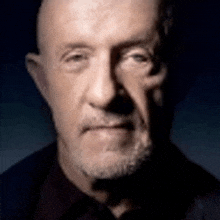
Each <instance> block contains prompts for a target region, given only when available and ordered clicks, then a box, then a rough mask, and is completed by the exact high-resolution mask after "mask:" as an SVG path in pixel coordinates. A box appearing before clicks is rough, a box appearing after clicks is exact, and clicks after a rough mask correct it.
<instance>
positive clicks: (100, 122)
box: [79, 113, 135, 133]
mask: <svg viewBox="0 0 220 220" xmlns="http://www.w3.org/2000/svg"><path fill="white" fill-rule="evenodd" d="M134 126H135V124H134V119H133V116H131V115H126V116H123V115H113V114H105V113H97V114H93V115H91V114H90V115H86V116H84V117H83V118H82V120H81V123H80V125H79V129H80V131H81V132H82V133H85V132H86V131H88V130H94V129H99V128H123V127H124V128H127V129H130V130H133V129H134Z"/></svg>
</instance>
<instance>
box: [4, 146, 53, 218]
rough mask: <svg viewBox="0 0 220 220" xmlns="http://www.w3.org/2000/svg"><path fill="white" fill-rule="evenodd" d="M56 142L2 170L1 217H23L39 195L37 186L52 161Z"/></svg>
mask: <svg viewBox="0 0 220 220" xmlns="http://www.w3.org/2000/svg"><path fill="white" fill-rule="evenodd" d="M55 155H56V144H55V143H54V144H51V145H49V146H48V147H45V148H43V149H42V150H40V151H37V152H35V153H34V154H32V155H30V156H29V157H27V158H25V159H24V160H22V161H21V162H19V163H17V164H16V165H14V166H12V167H11V168H10V169H9V170H7V171H6V172H4V173H3V174H2V175H1V177H0V181H1V200H2V201H1V210H2V215H3V219H4V217H5V219H13V218H14V217H13V216H16V218H14V219H25V216H26V215H27V213H28V210H29V209H31V208H32V206H33V205H34V204H35V202H36V201H37V199H38V196H39V188H40V186H41V185H42V184H43V182H44V181H45V179H46V176H47V174H48V172H49V170H50V168H51V166H52V164H53V162H54V158H55ZM9 216H12V217H9Z"/></svg>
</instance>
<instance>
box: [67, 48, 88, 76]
mask: <svg viewBox="0 0 220 220" xmlns="http://www.w3.org/2000/svg"><path fill="white" fill-rule="evenodd" d="M88 61H89V55H88V53H87V52H84V51H80V52H78V51H76V52H73V53H70V54H68V55H67V56H66V57H65V59H64V63H63V64H64V67H65V68H66V69H68V70H70V71H74V72H79V71H81V70H83V69H84V68H86V67H87V65H88Z"/></svg>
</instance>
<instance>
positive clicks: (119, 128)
mask: <svg viewBox="0 0 220 220" xmlns="http://www.w3.org/2000/svg"><path fill="white" fill-rule="evenodd" d="M133 129H134V126H133V124H132V123H130V122H126V123H120V124H114V125H110V126H109V125H95V126H90V127H88V128H87V129H85V132H87V131H109V132H111V131H112V132H115V131H123V130H124V131H125V130H126V131H129V130H133Z"/></svg>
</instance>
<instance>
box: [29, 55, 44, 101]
mask: <svg viewBox="0 0 220 220" xmlns="http://www.w3.org/2000/svg"><path fill="white" fill-rule="evenodd" d="M25 63H26V68H27V71H28V72H29V74H30V75H31V77H32V79H33V80H34V82H35V84H36V86H37V88H38V89H39V91H40V93H41V94H42V96H43V97H44V98H45V100H46V101H47V102H48V82H47V76H46V72H45V70H44V68H43V64H42V62H41V57H40V55H38V54H35V53H28V54H27V55H26V57H25Z"/></svg>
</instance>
